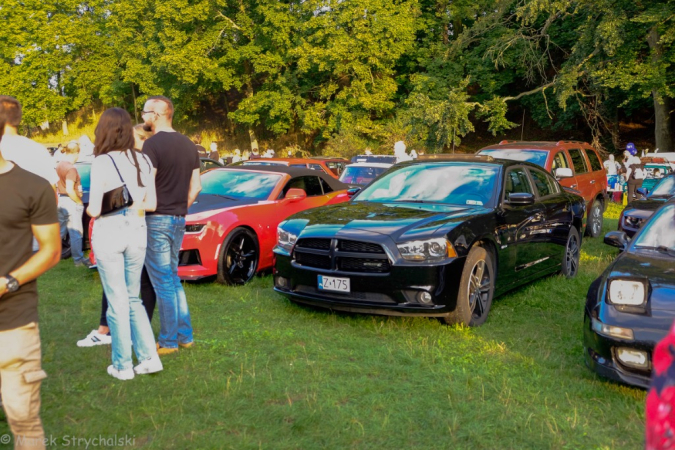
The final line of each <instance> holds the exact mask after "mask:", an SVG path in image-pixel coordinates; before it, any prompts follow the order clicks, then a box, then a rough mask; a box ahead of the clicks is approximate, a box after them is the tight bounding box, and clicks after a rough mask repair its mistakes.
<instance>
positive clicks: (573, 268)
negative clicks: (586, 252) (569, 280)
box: [565, 235, 579, 277]
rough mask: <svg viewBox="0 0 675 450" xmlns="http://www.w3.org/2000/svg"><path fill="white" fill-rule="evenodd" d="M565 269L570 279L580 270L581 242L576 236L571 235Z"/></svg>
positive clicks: (568, 240) (566, 253) (566, 251)
mask: <svg viewBox="0 0 675 450" xmlns="http://www.w3.org/2000/svg"><path fill="white" fill-rule="evenodd" d="M565 267H566V269H567V274H568V276H570V277H573V276H574V275H576V273H577V270H578V269H579V240H578V238H577V236H576V235H570V237H569V238H568V239H567V248H566V249H565Z"/></svg>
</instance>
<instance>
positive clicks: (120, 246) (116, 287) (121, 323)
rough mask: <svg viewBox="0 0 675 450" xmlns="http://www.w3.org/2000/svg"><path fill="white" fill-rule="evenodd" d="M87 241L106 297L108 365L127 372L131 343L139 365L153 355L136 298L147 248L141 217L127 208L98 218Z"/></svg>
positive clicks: (149, 330) (145, 320)
mask: <svg viewBox="0 0 675 450" xmlns="http://www.w3.org/2000/svg"><path fill="white" fill-rule="evenodd" d="M91 241H92V247H93V248H94V251H95V252H96V262H97V263H98V273H99V275H100V276H101V283H102V284H103V290H104V291H105V295H106V297H108V312H107V314H106V317H107V319H108V326H109V327H110V335H111V337H112V363H113V366H114V367H115V368H116V369H117V370H126V369H131V368H133V362H132V359H131V346H132V343H133V348H134V352H135V353H136V358H137V359H138V361H139V362H140V361H143V360H146V359H149V358H152V357H154V356H157V348H156V347H155V337H154V335H153V333H152V327H151V326H150V321H149V320H148V314H147V313H146V312H145V308H144V307H143V303H142V302H141V299H140V298H139V294H140V291H141V270H142V269H143V263H144V261H145V250H146V247H147V230H146V226H145V217H143V215H142V212H140V213H139V211H138V210H135V209H129V208H124V209H123V210H121V211H119V212H117V213H114V214H111V215H107V216H103V217H99V218H98V219H96V221H95V222H94V230H93V233H92V239H91Z"/></svg>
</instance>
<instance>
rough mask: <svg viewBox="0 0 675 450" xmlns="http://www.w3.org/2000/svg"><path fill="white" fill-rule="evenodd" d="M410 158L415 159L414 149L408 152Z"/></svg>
mask: <svg viewBox="0 0 675 450" xmlns="http://www.w3.org/2000/svg"><path fill="white" fill-rule="evenodd" d="M410 158H412V159H417V152H416V151H415V149H412V150H410Z"/></svg>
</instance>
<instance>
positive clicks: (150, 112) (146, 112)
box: [141, 111, 161, 116]
mask: <svg viewBox="0 0 675 450" xmlns="http://www.w3.org/2000/svg"><path fill="white" fill-rule="evenodd" d="M143 114H154V115H156V116H161V114H160V113H158V112H156V111H141V115H143Z"/></svg>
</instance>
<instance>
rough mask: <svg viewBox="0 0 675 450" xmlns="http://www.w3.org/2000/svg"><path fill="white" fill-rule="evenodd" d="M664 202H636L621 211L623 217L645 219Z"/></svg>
mask: <svg viewBox="0 0 675 450" xmlns="http://www.w3.org/2000/svg"><path fill="white" fill-rule="evenodd" d="M665 202H666V200H665V199H663V200H636V201H634V202H633V203H632V204H631V205H630V206H627V207H626V209H624V211H623V215H624V216H631V217H639V218H641V219H642V218H646V217H650V216H651V215H652V214H653V213H654V211H656V210H657V209H659V208H660V207H661V206H663V204H664V203H665Z"/></svg>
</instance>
